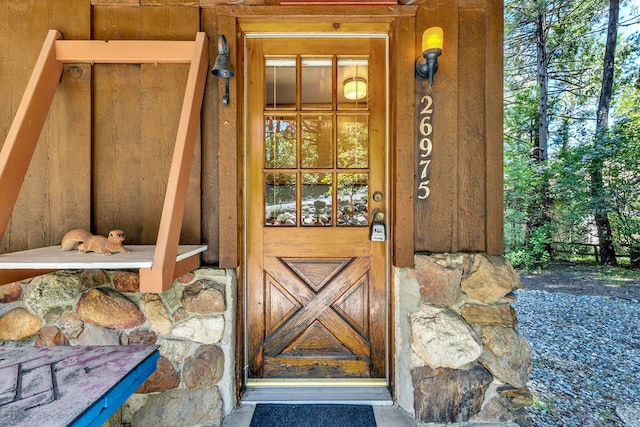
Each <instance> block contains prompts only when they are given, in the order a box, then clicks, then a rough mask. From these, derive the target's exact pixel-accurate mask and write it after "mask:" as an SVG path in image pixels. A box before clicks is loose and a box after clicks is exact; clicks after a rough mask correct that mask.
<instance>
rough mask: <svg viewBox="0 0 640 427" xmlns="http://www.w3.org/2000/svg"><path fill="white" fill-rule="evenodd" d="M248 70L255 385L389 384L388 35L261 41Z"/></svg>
mask: <svg viewBox="0 0 640 427" xmlns="http://www.w3.org/2000/svg"><path fill="white" fill-rule="evenodd" d="M246 60H247V64H248V66H247V67H246V100H247V102H246V110H245V111H246V124H247V126H246V153H245V155H246V159H245V167H246V169H245V179H246V181H245V197H246V200H245V206H246V213H245V215H246V216H245V218H246V245H245V247H246V260H247V261H246V274H245V277H246V284H245V286H246V290H245V313H246V322H245V325H246V326H245V328H246V330H245V346H246V355H245V357H246V360H247V369H246V378H245V380H246V381H247V385H253V384H259V383H260V382H261V381H271V383H273V381H282V382H283V383H286V382H287V381H292V380H295V379H304V380H305V381H306V382H307V383H308V382H311V383H313V382H316V383H318V384H320V383H322V382H323V381H343V380H349V381H354V380H355V381H357V380H361V381H363V382H366V381H372V380H378V381H379V380H383V381H386V380H387V371H388V366H387V365H388V348H387V346H388V344H387V343H388V336H387V331H388V286H387V281H388V268H387V267H388V256H387V252H388V244H387V242H386V240H387V239H386V229H384V226H385V222H386V213H387V193H388V185H387V161H386V159H387V155H386V153H387V148H386V146H387V108H386V105H387V100H386V98H387V77H386V75H387V72H386V69H387V47H386V37H373V38H371V37H363V36H354V37H348V35H347V37H345V35H344V34H343V35H341V37H340V38H329V37H327V38H322V37H320V36H315V37H304V36H298V35H296V36H295V37H294V38H288V37H287V38H284V37H282V38H281V37H277V36H270V37H266V36H265V37H260V36H257V35H256V36H251V37H247V39H246ZM374 226H375V227H374Z"/></svg>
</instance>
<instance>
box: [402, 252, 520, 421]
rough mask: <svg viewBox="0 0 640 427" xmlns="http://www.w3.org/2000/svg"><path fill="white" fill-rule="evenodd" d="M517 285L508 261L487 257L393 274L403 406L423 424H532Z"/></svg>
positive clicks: (435, 262) (436, 262) (425, 263)
mask: <svg viewBox="0 0 640 427" xmlns="http://www.w3.org/2000/svg"><path fill="white" fill-rule="evenodd" d="M521 286H522V285H521V283H520V280H519V278H518V275H517V273H516V272H515V270H514V269H513V268H512V267H511V265H510V264H509V262H508V261H507V260H506V259H505V258H503V257H493V256H487V255H484V254H436V255H417V256H416V257H415V267H414V268H411V269H398V270H397V271H396V289H397V294H396V299H397V301H398V302H399V310H398V317H397V326H396V335H397V337H398V339H397V340H398V345H397V346H396V347H397V348H396V351H397V362H398V365H397V368H396V369H397V372H398V374H397V375H398V378H396V383H400V384H402V382H404V383H409V384H410V386H409V387H406V386H405V387H400V390H399V392H398V394H399V396H398V397H399V400H400V404H401V406H404V408H405V409H406V410H408V411H410V412H413V413H414V414H415V417H416V419H417V420H419V421H421V422H424V423H442V424H446V423H458V422H467V421H490V422H514V423H517V424H519V425H522V426H527V425H530V424H531V422H530V419H529V417H528V414H527V411H526V408H525V407H526V406H529V405H531V404H532V397H531V394H530V393H529V390H528V389H527V388H526V384H527V381H528V379H529V375H530V373H531V349H530V347H529V345H528V344H527V342H526V341H525V340H524V338H523V337H522V335H521V334H520V332H519V331H518V330H517V329H516V328H515V327H516V325H517V323H518V322H517V317H516V313H515V310H513V308H512V307H511V305H510V304H509V303H510V302H511V301H514V299H515V295H514V294H513V290H515V289H518V288H520V287H521ZM402 352H406V353H408V355H403V354H401V353H402Z"/></svg>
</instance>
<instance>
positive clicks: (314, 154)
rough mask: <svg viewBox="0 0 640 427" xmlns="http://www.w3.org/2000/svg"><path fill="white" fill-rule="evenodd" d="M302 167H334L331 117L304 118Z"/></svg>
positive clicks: (302, 124)
mask: <svg viewBox="0 0 640 427" xmlns="http://www.w3.org/2000/svg"><path fill="white" fill-rule="evenodd" d="M301 126H302V150H301V156H302V167H303V168H331V167H333V120H332V117H331V116H303V117H302V123H301Z"/></svg>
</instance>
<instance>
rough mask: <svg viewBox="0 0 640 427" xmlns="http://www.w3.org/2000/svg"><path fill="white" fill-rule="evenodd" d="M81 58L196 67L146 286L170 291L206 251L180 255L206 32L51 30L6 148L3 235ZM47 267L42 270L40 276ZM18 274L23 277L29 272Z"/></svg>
mask: <svg viewBox="0 0 640 427" xmlns="http://www.w3.org/2000/svg"><path fill="white" fill-rule="evenodd" d="M78 62H90V63H119V64H141V63H177V64H185V63H186V64H191V66H190V68H189V75H188V77H187V86H186V90H185V96H184V101H183V104H182V112H181V115H180V121H179V123H178V132H177V136H176V144H175V148H174V151H173V158H172V161H171V169H170V171H169V178H168V182H167V191H166V193H165V199H164V205H163V208H162V216H161V219H160V227H159V230H158V238H157V241H156V246H155V252H154V256H153V263H152V266H151V267H149V268H141V269H140V291H141V292H150V293H160V292H163V291H165V290H167V289H169V288H170V287H171V282H172V280H173V279H174V278H175V277H177V276H179V275H181V274H184V273H185V272H186V271H188V270H186V269H193V268H197V267H198V265H199V256H200V255H199V253H197V254H195V255H193V256H191V257H189V258H187V259H183V260H181V261H179V262H178V261H176V258H177V254H178V245H179V240H180V231H181V227H182V218H183V216H184V208H185V201H186V193H187V186H188V181H189V175H190V172H191V160H192V158H193V153H194V149H195V141H196V138H197V135H198V125H199V122H200V109H201V106H202V99H203V96H204V86H205V82H206V77H207V67H208V40H207V36H206V34H205V33H203V32H199V33H197V34H196V39H195V41H154V40H136V41H134V40H112V41H102V40H62V34H61V33H60V32H59V31H57V30H50V31H49V33H48V34H47V37H46V38H45V41H44V44H43V46H42V50H41V51H40V55H39V57H38V59H37V61H36V65H35V68H34V70H33V73H32V74H31V78H30V80H29V83H28V84H27V88H26V89H25V93H24V95H23V97H22V100H21V102H20V104H19V106H18V109H17V111H16V116H15V118H14V120H13V123H12V125H11V128H10V129H9V133H8V134H7V138H6V139H5V142H4V145H3V146H2V150H1V151H0V238H1V237H2V236H3V235H4V233H5V231H6V229H7V225H8V223H9V219H10V218H11V213H12V211H13V208H14V206H15V203H16V200H17V198H18V193H19V192H20V188H21V186H22V184H23V182H24V178H25V175H26V173H27V169H28V167H29V163H30V162H31V158H32V157H33V153H34V150H35V147H36V144H37V143H38V138H39V136H40V132H41V131H42V126H43V124H44V121H45V119H46V117H47V114H48V112H49V108H50V106H51V101H52V100H53V96H54V94H55V91H56V88H57V86H58V82H59V80H60V77H61V75H62V68H63V64H64V63H78ZM64 268H65V266H64V264H60V269H64ZM48 271H50V270H48ZM44 272H45V271H44V270H39V269H37V268H36V269H34V274H33V275H34V276H35V275H38V274H43V273H44ZM16 273H17V274H18V275H22V273H24V272H20V273H19V272H18V271H16ZM7 276H9V275H7Z"/></svg>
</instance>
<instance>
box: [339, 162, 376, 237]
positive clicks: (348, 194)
mask: <svg viewBox="0 0 640 427" xmlns="http://www.w3.org/2000/svg"><path fill="white" fill-rule="evenodd" d="M368 178H369V176H368V174H366V173H339V174H338V225H351V226H354V225H355V226H366V225H368V224H369V221H368V218H367V217H368V215H367V200H369V185H368Z"/></svg>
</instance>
